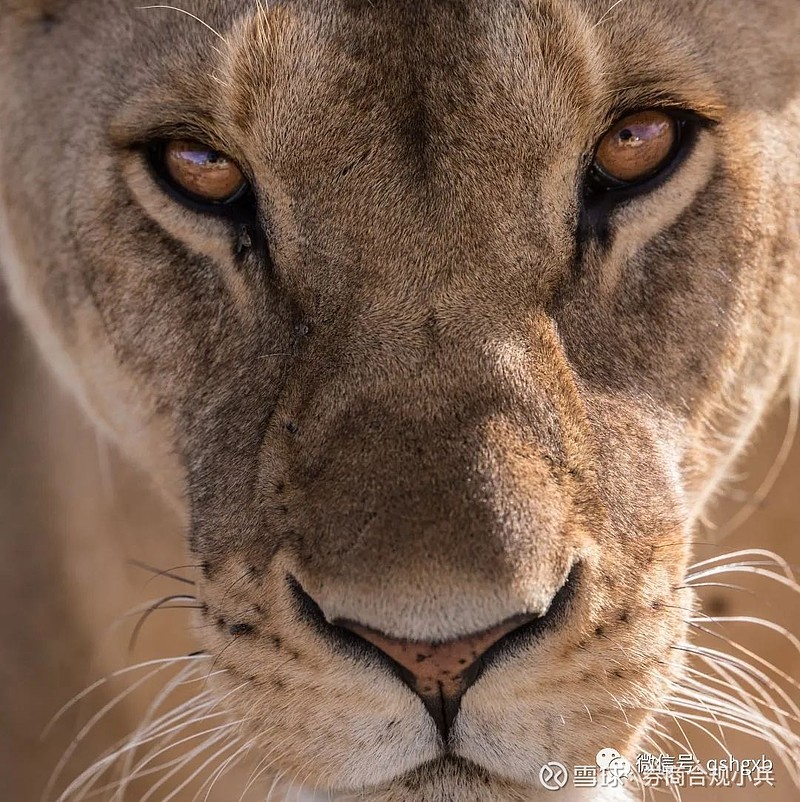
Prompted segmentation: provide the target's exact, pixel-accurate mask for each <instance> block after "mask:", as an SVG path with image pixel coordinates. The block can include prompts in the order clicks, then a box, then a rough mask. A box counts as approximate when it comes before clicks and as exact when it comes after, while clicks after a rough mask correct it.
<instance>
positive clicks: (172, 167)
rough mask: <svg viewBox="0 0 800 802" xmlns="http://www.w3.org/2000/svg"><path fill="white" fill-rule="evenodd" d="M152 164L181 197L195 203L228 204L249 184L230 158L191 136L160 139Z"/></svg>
mask: <svg viewBox="0 0 800 802" xmlns="http://www.w3.org/2000/svg"><path fill="white" fill-rule="evenodd" d="M155 167H156V169H157V170H158V172H159V173H160V174H161V176H162V178H163V179H165V180H166V181H167V183H168V184H169V185H170V187H171V188H172V189H173V190H174V191H175V192H176V193H177V194H178V195H179V196H180V197H182V199H185V200H188V201H189V202H190V203H194V204H208V205H210V206H226V205H230V204H232V203H234V202H236V201H237V200H240V199H241V198H242V197H243V196H244V195H245V194H246V193H247V191H248V190H249V188H250V185H249V183H248V181H247V179H246V178H245V176H244V173H243V172H242V170H241V168H240V167H239V165H237V164H236V162H235V161H234V160H233V159H231V158H230V157H229V156H227V155H225V154H224V153H220V152H219V151H217V150H214V149H213V148H211V147H209V146H208V145H204V144H203V143H202V142H198V141H195V140H191V139H170V140H167V141H166V142H164V143H162V145H161V147H160V149H159V153H158V154H157V156H156V164H155Z"/></svg>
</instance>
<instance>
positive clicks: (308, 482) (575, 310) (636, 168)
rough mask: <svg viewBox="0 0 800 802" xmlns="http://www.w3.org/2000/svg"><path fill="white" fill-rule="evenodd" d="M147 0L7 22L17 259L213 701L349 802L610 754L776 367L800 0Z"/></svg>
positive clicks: (675, 612) (508, 795)
mask: <svg viewBox="0 0 800 802" xmlns="http://www.w3.org/2000/svg"><path fill="white" fill-rule="evenodd" d="M139 6H140V4H139V3H138V2H137V3H134V2H123V0H115V1H114V2H111V1H110V0H72V1H70V0H66V2H47V0H40V2H34V1H33V0H29V1H26V0H22V1H21V2H20V1H19V0H18V1H17V2H11V3H10V5H9V0H0V8H3V9H5V10H4V11H3V13H2V14H0V68H1V69H2V73H0V119H2V130H1V135H2V148H0V178H1V182H2V184H1V186H2V199H1V201H0V211H2V244H3V248H4V253H3V259H4V265H5V274H6V278H7V280H8V282H9V286H10V288H11V290H12V294H13V296H14V299H15V301H16V304H17V306H18V307H19V309H20V310H21V311H22V313H23V315H24V316H25V317H26V319H27V320H28V321H29V322H30V324H31V327H32V329H33V330H34V333H35V334H36V336H37V337H38V339H39V341H40V343H41V345H42V347H43V348H44V350H45V351H46V353H47V354H48V355H49V357H50V359H51V361H52V362H53V364H54V365H55V366H56V368H57V369H58V370H59V371H60V372H61V374H62V375H63V376H64V378H65V380H66V381H68V382H69V383H70V384H71V386H72V387H73V388H74V389H75V391H76V392H77V393H78V394H79V396H80V397H81V398H82V399H83V401H84V403H85V405H86V407H87V409H88V410H90V412H91V414H92V415H93V416H94V417H95V419H96V420H97V421H99V422H100V423H101V424H102V425H104V426H105V427H106V428H107V429H108V430H110V431H112V432H113V433H114V435H115V436H116V437H117V439H118V441H119V442H120V443H121V444H122V445H123V447H124V448H125V449H126V450H127V451H128V452H129V453H130V454H131V455H132V456H133V457H135V458H136V459H137V460H138V461H139V462H140V463H141V464H143V465H145V466H146V467H147V468H148V469H149V470H150V471H151V472H152V473H153V474H154V475H155V476H156V477H157V478H158V480H159V482H160V483H161V484H162V485H163V486H164V488H165V489H166V491H167V492H168V493H170V494H171V495H172V497H173V498H174V499H175V501H176V502H177V503H178V504H179V505H182V507H183V508H184V509H185V510H186V515H187V521H188V530H189V536H188V537H189V546H190V548H191V551H192V553H193V555H194V556H195V557H196V560H197V562H198V563H199V564H201V565H202V581H201V583H200V586H199V596H200V598H201V599H202V602H203V609H202V611H201V613H200V615H201V618H202V621H201V624H202V626H201V630H200V631H201V633H202V638H203V641H204V646H205V648H206V649H207V650H208V652H209V653H210V655H212V656H213V657H214V661H215V662H214V666H215V671H214V681H215V682H216V683H217V686H218V687H219V689H220V694H221V695H222V696H224V697H225V699H224V704H225V705H226V706H228V707H229V708H230V709H231V711H232V715H233V716H235V717H236V718H237V719H242V720H243V721H244V723H243V725H242V726H243V727H244V729H245V731H246V732H247V734H248V737H250V738H252V739H254V741H253V742H254V743H255V744H256V745H257V751H258V752H259V753H260V754H261V755H262V756H265V755H272V757H271V758H270V760H273V762H274V766H273V769H274V772H275V773H276V774H277V773H285V774H286V776H288V777H292V776H294V777H296V778H297V779H298V781H300V782H304V783H305V784H307V785H309V786H312V787H318V788H324V789H331V790H334V791H339V792H352V791H364V792H365V795H366V797H367V798H370V799H395V800H423V799H425V800H430V799H473V798H474V799H498V800H499V799H518V798H519V799H522V798H525V799H529V798H533V797H535V796H536V794H537V793H538V792H537V791H536V789H537V788H538V787H539V780H538V777H539V769H540V767H541V766H542V764H543V763H545V762H547V761H549V760H560V761H562V762H564V763H565V764H567V765H581V764H587V763H588V764H593V763H594V756H595V755H596V753H597V752H598V750H600V749H603V748H605V747H613V748H614V749H617V750H619V751H621V752H623V753H625V752H626V750H627V751H630V750H631V749H632V748H633V747H634V745H635V744H636V743H637V741H638V739H639V738H640V736H641V734H642V732H643V731H644V729H645V727H646V725H647V723H648V720H649V718H650V717H651V714H652V712H653V711H655V710H657V709H659V708H660V707H662V703H663V702H662V700H663V699H664V697H665V695H666V694H667V693H668V692H669V688H670V685H671V683H672V682H673V680H674V679H675V677H676V676H677V675H678V673H679V672H680V667H681V655H682V654H683V651H682V650H681V648H680V644H681V642H682V641H683V639H684V637H685V635H686V623H685V621H686V618H687V615H688V613H689V612H690V611H691V608H692V604H693V602H692V597H691V596H690V595H689V591H688V590H686V589H685V588H684V587H683V575H684V571H685V567H686V564H687V559H688V556H689V540H690V534H691V531H692V526H693V524H694V522H695V520H696V518H697V516H698V515H699V514H700V512H701V511H702V509H703V507H704V505H705V502H706V501H707V499H708V497H709V495H710V494H711V493H712V492H713V490H714V488H715V487H716V485H717V484H718V482H719V480H720V479H721V477H722V476H723V474H724V472H725V470H726V468H727V467H728V465H729V464H730V461H731V460H732V459H733V458H734V457H735V456H736V454H737V452H738V451H739V450H740V448H741V446H742V445H743V443H744V442H745V440H746V439H747V437H748V435H749V434H750V433H751V431H752V429H753V427H754V426H755V424H756V422H757V420H758V419H759V417H760V416H761V414H762V412H763V411H764V410H765V408H766V407H767V406H768V405H769V404H770V403H771V401H772V400H773V399H774V397H775V396H776V395H777V394H778V393H779V391H780V390H781V388H783V387H785V386H786V384H787V380H788V379H790V378H791V377H792V376H793V375H794V377H795V379H796V374H797V366H798V353H800V347H799V345H798V340H799V334H800V325H798V320H799V319H800V300H798V299H799V298H800V291H799V290H798V282H799V281H800V269H799V268H798V260H797V253H798V247H797V246H798V228H797V219H798V212H799V211H800V192H798V182H799V180H800V158H799V155H798V146H797V131H798V125H800V64H798V60H797V52H796V41H797V36H798V35H800V8H799V7H798V4H797V3H796V0H775V1H774V2H760V3H754V2H752V0H712V2H695V1H694V0H676V2H671V3H663V2H660V0H637V2H623V3H618V4H614V5H613V6H612V4H611V3H610V2H609V1H608V0H523V1H522V2H512V0H449V1H447V2H445V0H420V1H419V2H414V3H411V2H396V1H392V2H390V1H389V0H371V1H368V0H364V1H362V0H318V1H316V2H310V0H309V2H305V1H303V0H285V2H277V3H269V4H261V3H259V2H256V0H250V1H248V0H230V1H229V2H218V3H201V2H197V3H185V4H184V11H189V12H191V13H192V14H194V15H196V17H197V18H194V17H193V16H190V14H188V13H181V12H178V11H176V10H174V9H168V8H150V9H142V8H140V7H139ZM9 9H10V10H11V12H12V13H9ZM776 198H779V201H777V202H775V199H776Z"/></svg>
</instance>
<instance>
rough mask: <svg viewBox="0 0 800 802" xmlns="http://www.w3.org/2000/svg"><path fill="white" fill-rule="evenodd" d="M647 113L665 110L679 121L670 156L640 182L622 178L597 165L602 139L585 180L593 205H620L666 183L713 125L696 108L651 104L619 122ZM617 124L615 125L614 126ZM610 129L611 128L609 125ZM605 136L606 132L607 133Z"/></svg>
mask: <svg viewBox="0 0 800 802" xmlns="http://www.w3.org/2000/svg"><path fill="white" fill-rule="evenodd" d="M644 112H661V113H662V114H666V115H667V116H669V117H670V118H671V119H672V120H673V121H674V122H675V124H676V134H677V135H676V138H675V143H674V145H673V147H672V150H671V151H670V153H669V155H668V156H666V157H665V159H664V160H663V161H662V162H661V164H660V165H659V166H658V167H657V168H655V169H654V170H653V171H652V172H650V173H648V174H647V175H646V176H643V177H642V178H641V179H638V180H636V181H620V180H619V179H616V178H614V177H613V176H610V175H608V173H606V172H604V171H603V170H602V169H601V168H600V167H599V166H598V165H597V164H596V155H597V150H598V148H599V146H600V142H601V141H602V137H601V139H600V140H598V143H597V145H596V146H595V149H594V150H593V151H592V154H591V159H590V162H589V167H588V170H587V173H586V178H585V181H584V198H585V202H587V203H589V204H590V205H591V204H592V203H593V202H594V204H595V205H602V206H606V205H608V204H611V205H617V204H619V203H622V202H624V201H626V200H631V199H633V198H635V197H639V196H641V195H645V194H647V193H649V192H652V191H653V190H655V189H657V188H658V187H660V186H662V185H663V184H666V183H667V181H669V179H670V178H671V177H672V176H673V175H674V174H675V173H676V172H677V171H678V170H679V168H680V167H681V166H682V165H683V164H684V163H685V162H686V160H687V159H688V158H689V156H690V155H691V153H692V152H693V150H694V147H695V145H696V144H697V140H698V139H699V137H700V133H701V132H702V130H703V129H704V128H707V127H709V126H710V125H712V122H711V121H710V120H707V119H706V118H704V117H701V116H700V115H699V114H697V113H696V112H693V111H689V110H687V109H683V108H673V107H654V108H653V107H650V108H641V109H632V110H630V111H626V112H625V113H623V114H621V115H619V116H618V117H617V118H616V120H617V121H616V122H615V123H614V125H616V124H617V122H620V121H622V120H624V119H625V118H627V117H631V116H633V115H636V114H641V113H644ZM612 127H613V126H612ZM608 130H611V128H609V129H608ZM604 136H605V134H604Z"/></svg>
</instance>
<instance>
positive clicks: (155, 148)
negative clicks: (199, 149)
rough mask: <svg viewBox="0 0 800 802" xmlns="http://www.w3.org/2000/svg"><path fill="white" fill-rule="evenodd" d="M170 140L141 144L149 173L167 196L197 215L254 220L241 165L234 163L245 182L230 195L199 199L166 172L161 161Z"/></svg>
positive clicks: (250, 188) (248, 185)
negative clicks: (227, 196) (218, 198)
mask: <svg viewBox="0 0 800 802" xmlns="http://www.w3.org/2000/svg"><path fill="white" fill-rule="evenodd" d="M170 141H171V139H170V138H163V139H157V140H154V141H151V142H148V143H147V144H146V145H145V146H144V156H145V159H146V161H147V164H148V167H149V169H150V172H151V174H152V176H153V178H154V179H155V181H156V183H157V184H158V186H159V187H160V188H161V190H162V191H163V192H164V193H165V194H166V195H168V196H169V197H170V198H172V199H173V200H174V201H177V202H178V203H180V204H181V205H183V206H185V207H186V208H187V209H189V210H191V211H193V212H197V213H198V214H206V215H212V216H214V217H222V218H227V219H229V220H231V221H232V222H236V223H248V222H250V221H252V220H253V219H254V217H255V215H256V196H255V192H254V191H253V184H252V182H251V180H250V178H249V177H248V175H247V174H246V172H245V171H244V170H243V169H242V168H241V166H240V165H237V166H239V169H240V170H242V175H243V176H244V183H243V184H242V186H241V187H240V188H239V189H238V190H237V191H236V192H235V193H234V194H233V195H231V196H230V197H229V198H226V199H224V200H221V201H214V200H209V199H208V198H202V197H200V196H198V195H195V194H193V193H192V192H190V191H189V190H187V189H185V188H184V187H182V186H181V185H180V184H178V183H177V182H176V181H175V179H174V178H172V176H171V175H170V174H169V170H167V168H166V165H165V163H164V156H165V151H166V147H167V145H168V144H169V142H170ZM209 149H210V150H213V148H211V146H209Z"/></svg>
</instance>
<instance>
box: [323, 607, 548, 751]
mask: <svg viewBox="0 0 800 802" xmlns="http://www.w3.org/2000/svg"><path fill="white" fill-rule="evenodd" d="M538 618H539V616H537V615H516V616H513V617H512V618H509V619H507V620H506V621H503V622H501V623H500V624H497V625H496V626H493V627H491V628H490V629H487V630H484V631H482V632H476V633H474V634H472V635H467V636H465V637H462V638H458V639H456V640H452V641H447V642H444V643H433V642H425V641H409V640H400V639H397V638H392V637H390V636H388V635H384V634H383V633H382V632H378V631H376V630H374V629H370V628H369V627H365V626H362V625H361V624H358V623H356V622H354V621H337V622H336V626H339V627H341V628H342V629H346V630H349V631H350V632H352V633H353V634H354V635H357V636H358V637H360V638H363V640H365V641H367V642H369V643H371V644H372V645H373V646H375V647H376V648H377V649H379V650H380V651H381V652H383V654H385V655H386V656H387V657H389V658H390V659H391V660H392V661H393V662H394V663H395V664H396V665H397V666H399V667H400V668H401V669H403V670H402V671H400V672H399V674H400V676H401V678H402V679H403V681H404V682H405V683H406V684H407V685H408V686H409V687H410V688H411V690H413V691H414V692H415V693H416V694H417V695H418V696H419V697H420V698H421V699H422V701H423V703H424V705H425V707H426V709H427V710H428V713H430V715H431V717H432V718H433V720H434V722H435V723H436V726H437V728H438V730H439V732H440V734H441V735H442V738H443V739H444V740H445V741H446V740H447V738H448V735H449V733H450V730H451V728H452V726H453V722H454V721H455V718H456V716H457V715H458V711H459V709H460V707H461V700H462V698H463V696H464V694H465V693H466V691H467V689H468V688H469V687H470V686H471V685H472V684H473V682H475V680H476V679H477V677H478V673H479V668H480V663H481V660H482V659H483V657H484V655H485V654H486V653H487V652H488V651H489V649H491V648H492V646H494V645H495V644H496V643H498V642H499V641H500V640H502V639H503V638H504V637H505V636H506V635H509V634H510V633H512V632H514V631H515V630H517V629H520V628H521V627H524V626H526V625H527V624H530V623H531V622H532V621H535V620H537V619H538Z"/></svg>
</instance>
